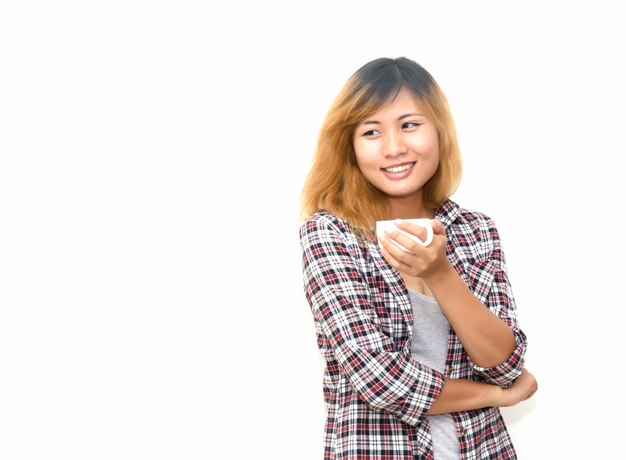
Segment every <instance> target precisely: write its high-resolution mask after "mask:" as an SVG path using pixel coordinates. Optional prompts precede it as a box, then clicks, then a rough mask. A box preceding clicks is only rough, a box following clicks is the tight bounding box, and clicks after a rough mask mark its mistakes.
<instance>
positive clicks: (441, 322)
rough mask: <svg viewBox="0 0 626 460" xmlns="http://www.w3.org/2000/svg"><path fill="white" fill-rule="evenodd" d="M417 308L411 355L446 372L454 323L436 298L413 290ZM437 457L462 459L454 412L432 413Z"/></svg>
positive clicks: (429, 365)
mask: <svg viewBox="0 0 626 460" xmlns="http://www.w3.org/2000/svg"><path fill="white" fill-rule="evenodd" d="M409 299H410V300H411V306H412V307H413V337H412V339H411V357H412V358H413V359H414V360H416V361H419V362H420V363H423V364H425V365H426V366H428V367H430V368H431V369H435V370H437V371H439V372H443V371H444V368H445V365H446V355H447V353H448V333H449V331H450V323H448V320H447V319H446V317H445V316H444V314H443V313H442V312H441V309H440V308H439V304H438V303H437V301H436V300H435V299H434V298H433V297H429V296H426V295H424V294H421V293H419V292H416V291H414V290H412V289H409ZM428 423H429V425H430V434H431V436H432V438H433V447H434V450H435V460H458V459H459V458H460V457H461V454H460V450H459V440H458V438H457V435H456V428H455V426H454V420H453V419H452V416H451V415H450V414H441V415H429V416H428Z"/></svg>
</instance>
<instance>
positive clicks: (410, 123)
mask: <svg viewBox="0 0 626 460" xmlns="http://www.w3.org/2000/svg"><path fill="white" fill-rule="evenodd" d="M419 125H421V123H416V122H414V121H407V122H406V123H403V124H402V129H410V128H416V127H417V126H419Z"/></svg>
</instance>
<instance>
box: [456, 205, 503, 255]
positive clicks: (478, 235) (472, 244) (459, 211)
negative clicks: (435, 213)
mask: <svg viewBox="0 0 626 460" xmlns="http://www.w3.org/2000/svg"><path fill="white" fill-rule="evenodd" d="M453 204H454V206H450V205H449V206H448V208H449V209H452V210H453V211H452V214H453V217H452V218H451V219H450V221H449V222H448V225H445V226H446V232H447V234H448V238H450V240H451V241H452V242H453V247H454V250H455V252H458V253H463V254H465V256H466V257H468V258H470V259H474V258H477V259H482V258H485V257H489V256H492V255H493V254H494V251H499V249H500V236H499V234H498V229H497V227H496V224H495V222H494V220H493V219H492V218H491V216H489V215H487V214H485V213H484V212H481V211H477V210H475V209H469V208H464V207H461V206H459V205H458V204H456V203H453ZM444 219H445V216H444Z"/></svg>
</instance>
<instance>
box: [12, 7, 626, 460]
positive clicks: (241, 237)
mask: <svg viewBox="0 0 626 460" xmlns="http://www.w3.org/2000/svg"><path fill="white" fill-rule="evenodd" d="M618 4H619V2H609V1H594V2H591V1H589V2H565V1H563V2H549V1H536V2H529V1H528V0H527V1H524V2H499V1H486V2H462V1H459V2H449V1H443V2H432V1H430V2H425V1H415V0H413V1H389V2H372V1H367V0H360V1H333V2H330V1H329V2H320V1H317V2H308V3H302V2H287V1H285V2H282V3H281V2H275V1H265V2H253V1H246V2H219V3H212V2H206V1H202V2H201V1H196V2H193V1H150V2H148V1H137V0H125V1H107V2H85V1H57V2H44V1H20V2H8V1H6V2H2V3H1V6H0V458H3V459H43V458H45V459H272V460H276V459H289V460H292V459H296V460H309V459H310V460H315V459H319V458H321V439H322V424H323V417H324V413H323V404H322V394H321V363H320V361H319V359H318V354H317V349H316V348H315V337H314V331H313V323H312V318H311V316H310V312H309V310H308V306H307V305H306V303H305V300H304V296H303V293H302V289H301V283H302V279H301V273H300V252H299V246H298V237H297V229H298V225H299V223H298V194H299V192H300V188H301V186H302V182H303V179H304V174H305V173H306V171H307V169H308V166H309V162H310V159H311V155H312V151H313V147H314V142H315V137H316V135H317V132H318V129H319V126H320V124H321V121H322V118H323V116H324V115H325V112H326V110H327V109H328V106H329V105H330V103H331V101H332V99H333V98H334V96H335V95H336V93H337V92H338V91H339V89H340V87H341V85H342V84H343V83H344V81H345V80H346V79H347V78H348V77H349V76H350V74H351V73H352V72H354V71H355V70H356V69H357V68H358V67H359V66H361V65H362V64H364V63H365V62H367V61H369V60H371V59H374V58H377V57H380V56H390V57H397V56H407V57H410V58H412V59H415V60H416V61H418V62H419V63H421V64H422V65H424V66H425V67H426V68H427V69H428V70H429V71H430V72H431V73H432V74H433V75H434V76H435V78H436V79H437V80H438V81H439V83H440V85H441V86H442V88H443V89H444V91H445V92H446V93H447V95H448V98H449V100H450V104H451V106H452V110H453V113H454V114H455V119H456V122H457V125H458V132H459V139H460V144H461V149H462V153H463V157H464V165H465V170H464V176H463V181H462V183H461V186H460V188H459V190H458V192H457V194H456V195H455V196H454V199H456V200H457V201H458V202H459V203H460V204H461V205H463V206H464V207H467V208H470V209H475V210H480V211H483V212H485V213H486V214H488V215H490V216H491V217H493V218H494V219H495V221H496V223H497V224H498V227H499V230H500V233H501V237H502V240H503V245H504V249H505V253H506V256H507V260H508V263H509V273H510V277H511V281H512V284H513V288H514V291H515V293H516V298H517V302H518V307H519V318H520V322H521V325H522V327H523V329H524V330H525V332H526V333H527V335H528V337H529V351H528V360H527V362H528V367H529V368H530V370H531V371H532V372H534V373H535V375H536V376H537V379H538V381H539V388H540V389H539V392H538V393H537V394H536V396H535V397H534V398H533V399H532V400H531V401H528V402H525V403H523V404H521V405H519V406H517V407H515V408H512V409H504V410H503V412H504V414H505V417H506V419H507V421H508V424H509V427H510V431H511V434H512V436H513V440H514V443H515V445H516V447H517V449H518V452H519V454H520V458H521V459H554V458H568V459H571V458H580V459H588V458H616V457H617V456H618V454H617V452H618V451H619V449H620V448H621V446H622V445H623V442H622V439H623V433H622V431H623V423H622V422H621V417H622V415H623V412H624V410H625V409H626V407H625V405H624V398H623V390H622V388H621V380H619V378H618V376H619V375H621V373H622V372H623V364H624V359H623V356H622V354H621V353H620V351H621V350H620V345H621V340H620V339H621V338H622V336H623V320H624V317H623V314H622V310H623V309H624V307H625V306H626V305H625V302H624V296H623V292H622V291H623V281H624V279H623V277H624V276H623V275H624V260H625V256H626V255H625V254H624V243H623V241H624V240H623V236H622V234H623V231H624V219H623V199H622V198H623V196H624V192H623V190H624V189H623V178H622V177H623V175H622V167H623V166H622V165H623V161H624V154H625V153H626V151H625V148H624V139H623V133H624V126H625V124H626V123H625V122H626V119H625V118H626V117H625V116H624V106H625V102H626V91H625V90H624V81H626V72H625V70H624V64H623V62H624V47H623V43H624V42H626V36H625V35H626V33H625V32H624V23H623V15H622V14H621V13H619V12H618V8H617V5H618ZM613 5H615V6H613ZM622 455H623V454H622Z"/></svg>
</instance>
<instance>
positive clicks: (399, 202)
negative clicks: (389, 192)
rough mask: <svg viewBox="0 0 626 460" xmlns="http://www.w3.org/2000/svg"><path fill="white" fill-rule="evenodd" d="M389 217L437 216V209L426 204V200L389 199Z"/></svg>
mask: <svg viewBox="0 0 626 460" xmlns="http://www.w3.org/2000/svg"><path fill="white" fill-rule="evenodd" d="M388 209H389V219H417V218H427V219H432V218H433V217H435V211H434V210H433V209H431V208H428V207H426V206H425V205H424V202H423V201H422V200H421V199H420V200H415V199H410V200H409V199H392V200H389V208H388Z"/></svg>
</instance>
